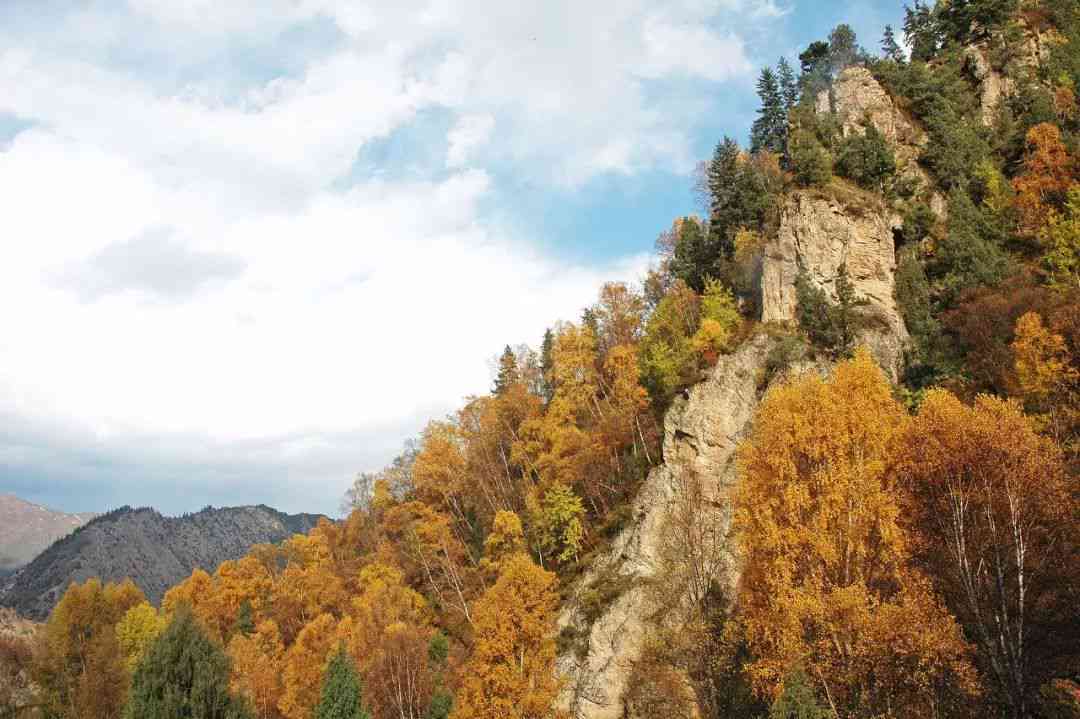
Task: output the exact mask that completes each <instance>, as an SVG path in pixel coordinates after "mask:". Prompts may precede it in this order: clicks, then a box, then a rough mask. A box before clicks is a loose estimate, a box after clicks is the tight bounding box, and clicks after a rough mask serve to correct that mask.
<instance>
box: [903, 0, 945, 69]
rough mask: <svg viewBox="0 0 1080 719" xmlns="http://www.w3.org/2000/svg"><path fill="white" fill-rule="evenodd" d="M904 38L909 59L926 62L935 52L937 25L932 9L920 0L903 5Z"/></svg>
mask: <svg viewBox="0 0 1080 719" xmlns="http://www.w3.org/2000/svg"><path fill="white" fill-rule="evenodd" d="M904 38H905V39H906V40H907V44H908V47H910V48H911V59H912V60H913V61H915V60H920V61H922V62H926V61H927V60H930V59H932V58H933V57H934V55H936V54H937V50H938V44H939V42H938V40H939V38H938V27H937V21H936V18H935V17H934V14H933V11H932V10H931V9H930V8H929V6H927V5H926V4H925V3H923V2H922V1H921V0H915V5H914V6H912V7H908V6H907V5H905V6H904Z"/></svg>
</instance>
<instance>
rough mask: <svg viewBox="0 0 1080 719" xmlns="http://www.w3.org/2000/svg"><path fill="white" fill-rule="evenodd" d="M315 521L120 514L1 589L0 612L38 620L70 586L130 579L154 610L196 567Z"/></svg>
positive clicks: (249, 510)
mask: <svg viewBox="0 0 1080 719" xmlns="http://www.w3.org/2000/svg"><path fill="white" fill-rule="evenodd" d="M321 518H322V517H321V515H316V514H284V513H282V512H278V511H277V510H274V509H271V508H270V507H267V506H265V505H258V506H251V507H223V508H219V509H215V508H213V507H207V508H206V509H203V510H201V511H199V512H196V513H195V514H187V515H184V516H181V517H165V516H163V515H161V514H160V513H159V512H157V511H155V510H153V509H150V508H146V507H143V508H139V509H132V508H131V507H121V508H120V509H117V510H115V511H112V512H109V513H108V514H104V515H102V516H100V517H97V518H96V519H94V520H92V521H90V522H89V523H87V524H85V525H84V526H82V527H79V528H78V529H77V530H76V531H75V532H73V533H72V534H70V535H68V536H66V537H64V538H63V539H61V540H59V541H57V542H56V543H54V544H53V545H52V546H50V547H49V548H48V549H46V550H45V551H44V552H42V553H41V554H40V555H38V556H37V557H36V558H35V559H34V560H33V561H32V562H30V563H29V564H27V565H26V566H25V567H23V568H22V569H20V570H19V571H17V572H16V573H15V574H14V575H12V576H10V577H8V578H7V579H6V580H4V581H3V583H2V584H0V605H2V606H7V607H12V608H14V609H15V610H16V611H18V612H19V613H20V614H21V615H23V616H25V617H28V618H31V619H38V620H41V619H44V618H45V617H46V616H48V614H49V612H50V611H51V610H52V608H53V606H54V605H55V604H56V602H57V601H59V599H60V597H61V596H63V593H64V591H65V590H66V589H67V587H68V585H69V584H70V583H71V582H82V581H85V580H86V579H89V578H90V577H100V578H101V579H102V580H103V581H114V582H115V581H121V580H123V579H125V578H131V580H132V581H134V582H135V584H136V585H137V586H138V587H139V588H140V589H141V590H142V591H143V593H145V594H146V597H147V599H149V600H150V601H151V602H153V603H154V604H158V603H159V602H160V601H161V598H162V597H163V596H164V594H165V591H166V590H167V589H168V588H169V587H171V586H173V585H174V584H177V583H179V582H180V581H181V580H183V579H184V578H186V577H187V576H188V575H190V574H191V572H192V570H194V569H196V568H202V569H205V570H207V571H209V572H212V571H214V569H216V568H217V566H218V565H219V564H221V563H222V562H224V561H226V560H230V559H239V558H240V557H242V556H243V555H244V554H245V553H246V552H247V551H248V549H249V548H251V547H252V546H253V545H255V544H264V543H275V542H280V541H282V540H284V539H287V538H288V537H290V536H292V535H294V534H303V533H306V532H308V531H309V530H311V529H312V528H313V527H314V526H315V525H316V524H317V523H318V521H319V519H321Z"/></svg>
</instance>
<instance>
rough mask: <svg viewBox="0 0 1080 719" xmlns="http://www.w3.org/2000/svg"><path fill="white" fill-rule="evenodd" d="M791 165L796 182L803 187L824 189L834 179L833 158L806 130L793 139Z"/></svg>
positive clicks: (796, 134)
mask: <svg viewBox="0 0 1080 719" xmlns="http://www.w3.org/2000/svg"><path fill="white" fill-rule="evenodd" d="M791 165H792V170H793V171H794V173H795V181H796V182H798V183H799V184H800V185H801V186H803V187H823V186H825V185H827V184H828V183H829V180H831V179H832V158H831V157H830V156H829V153H828V151H827V150H826V149H825V148H824V146H822V144H821V142H820V141H819V140H818V139H817V138H816V137H814V136H813V135H811V134H809V133H808V132H806V131H805V130H800V131H798V132H796V133H795V134H794V135H793V137H792V143H791Z"/></svg>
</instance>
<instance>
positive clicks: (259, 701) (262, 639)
mask: <svg viewBox="0 0 1080 719" xmlns="http://www.w3.org/2000/svg"><path fill="white" fill-rule="evenodd" d="M227 653H228V655H229V659H230V660H231V662H232V675H231V679H230V682H229V686H230V689H232V691H233V692H235V693H236V694H239V695H241V696H243V697H246V698H247V700H248V702H250V704H251V707H252V708H253V709H254V710H255V716H256V717H257V719H273V718H274V717H277V716H279V713H278V703H279V702H280V701H281V695H282V689H283V687H282V678H281V666H282V662H283V659H284V656H285V646H284V645H283V644H282V643H281V633H280V632H279V631H278V628H277V624H275V623H274V621H273V620H270V619H268V620H265V621H262V622H259V624H258V625H256V627H255V632H254V633H253V634H252V635H251V636H245V635H243V634H237V635H236V636H234V637H233V638H232V640H231V641H230V642H229V646H228V652H227Z"/></svg>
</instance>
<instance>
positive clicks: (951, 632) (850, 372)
mask: <svg viewBox="0 0 1080 719" xmlns="http://www.w3.org/2000/svg"><path fill="white" fill-rule="evenodd" d="M908 423H909V420H908V418H907V416H906V414H905V413H904V411H903V409H902V408H901V406H900V405H899V404H898V403H897V401H896V400H895V399H893V397H892V394H891V391H890V387H889V383H888V381H887V380H886V379H885V376H884V374H883V373H882V372H881V370H880V369H879V368H878V367H877V365H875V364H874V362H873V360H872V359H871V358H870V355H869V353H868V352H866V351H865V350H864V349H862V350H859V351H858V353H857V354H856V356H855V358H854V359H853V360H850V361H847V362H843V363H841V364H839V365H837V366H836V367H835V369H834V370H833V373H832V376H831V377H830V378H828V379H822V378H821V377H819V376H817V375H815V374H811V375H806V376H803V377H799V378H796V379H793V380H792V381H790V382H789V383H787V384H784V385H780V386H777V387H774V388H773V389H772V390H770V392H769V393H768V394H767V395H766V397H765V399H764V400H763V402H762V404H761V407H760V408H759V410H758V414H757V417H756V418H755V420H754V425H753V430H752V433H751V435H750V437H749V439H748V440H747V441H746V442H745V443H744V444H743V445H742V446H740V448H739V452H738V459H739V467H740V472H741V476H740V480H739V484H738V486H737V489H736V497H735V512H736V516H735V522H736V531H737V538H738V543H739V548H740V549H741V551H742V552H743V555H744V566H743V575H742V580H741V599H740V607H741V609H742V614H743V617H742V619H743V626H744V628H745V633H746V638H747V640H748V641H749V643H750V646H751V650H752V651H753V653H754V654H755V656H756V657H757V659H756V661H754V662H753V663H752V664H751V665H750V667H749V674H750V676H751V678H752V680H753V683H754V684H755V686H756V687H757V688H758V689H759V691H762V692H764V693H766V694H771V695H775V693H776V692H777V691H778V690H779V688H780V687H781V685H782V682H783V679H784V677H785V676H787V675H788V674H789V673H790V672H792V671H794V670H796V669H798V668H800V667H802V668H804V669H805V670H806V671H807V672H808V674H809V675H810V676H811V678H812V679H813V680H814V681H815V682H816V683H817V686H818V690H819V692H820V694H821V695H822V698H823V699H824V700H827V701H828V702H829V704H830V705H831V706H832V707H833V710H834V712H836V713H840V712H843V713H848V712H852V713H857V714H859V715H863V714H867V715H869V714H877V713H891V714H893V715H896V716H922V715H927V714H933V713H940V712H942V710H943V709H944V708H945V704H946V701H947V700H949V699H950V698H951V699H956V698H962V697H964V696H966V695H967V694H969V693H970V692H971V691H972V690H973V679H972V672H971V669H970V667H969V665H968V664H967V661H966V659H965V654H966V651H967V648H966V645H965V644H964V642H963V641H962V639H961V636H960V633H959V629H958V627H957V626H956V625H955V623H954V622H953V620H952V618H951V617H950V616H949V615H948V613H947V612H946V611H944V609H943V608H942V607H940V606H938V605H937V604H936V603H935V602H934V601H933V598H932V597H931V596H929V595H926V591H927V590H926V585H925V583H924V582H923V581H922V580H921V579H920V578H919V577H918V576H917V575H914V574H913V573H912V572H911V571H910V570H909V569H908V567H907V562H908V546H907V541H906V537H905V533H904V531H903V530H902V529H901V527H900V526H899V513H900V504H899V495H898V492H897V489H896V487H895V486H894V484H893V483H892V482H891V481H890V479H889V476H888V474H887V472H886V470H887V467H888V462H889V459H890V456H891V453H892V452H893V451H894V447H895V444H896V441H897V439H898V437H899V436H900V435H901V433H902V432H903V431H904V429H905V427H906V426H907V424H908ZM899 618H903V622H901V623H899V624H898V623H897V620H898V619H899ZM916 620H917V623H915V622H916ZM888 631H892V632H893V633H894V634H893V636H892V641H891V642H890V643H889V644H885V645H883V644H882V643H881V642H880V641H878V640H877V639H876V637H878V636H880V635H882V634H883V633H887V632H888ZM927 635H930V636H934V637H937V638H938V641H936V642H934V643H932V644H930V645H927V644H926V643H923V642H920V641H918V640H919V638H920V637H923V636H927ZM897 663H910V664H911V665H916V666H918V667H920V674H919V675H918V679H919V681H917V682H914V683H912V682H905V683H903V684H901V685H895V684H893V685H889V684H884V683H881V682H877V681H875V676H876V672H877V670H878V668H879V667H883V666H884V667H887V666H890V665H892V664H897Z"/></svg>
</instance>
